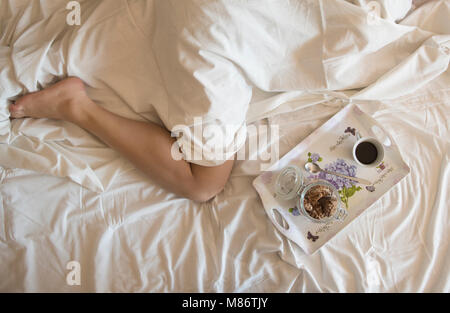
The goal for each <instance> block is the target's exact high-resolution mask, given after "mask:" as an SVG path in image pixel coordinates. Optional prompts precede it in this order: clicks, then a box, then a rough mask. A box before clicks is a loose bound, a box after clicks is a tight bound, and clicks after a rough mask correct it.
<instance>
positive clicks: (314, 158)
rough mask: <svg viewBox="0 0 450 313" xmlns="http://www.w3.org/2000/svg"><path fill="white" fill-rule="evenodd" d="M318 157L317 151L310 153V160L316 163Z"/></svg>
mask: <svg viewBox="0 0 450 313" xmlns="http://www.w3.org/2000/svg"><path fill="white" fill-rule="evenodd" d="M319 159H320V155H319V154H318V153H313V154H311V160H312V161H313V162H314V163H316V162H317V161H319Z"/></svg>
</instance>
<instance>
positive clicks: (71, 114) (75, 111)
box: [62, 96, 97, 125]
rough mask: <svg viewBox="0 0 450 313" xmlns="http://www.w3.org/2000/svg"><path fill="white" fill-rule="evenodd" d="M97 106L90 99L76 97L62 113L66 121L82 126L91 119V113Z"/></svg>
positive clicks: (68, 102)
mask: <svg viewBox="0 0 450 313" xmlns="http://www.w3.org/2000/svg"><path fill="white" fill-rule="evenodd" d="M96 106H97V104H96V103H95V102H93V101H92V100H91V99H89V97H87V96H86V97H76V98H72V99H70V100H68V101H67V104H66V106H65V110H64V112H63V113H62V115H63V117H64V120H66V121H68V122H71V123H74V124H77V125H81V124H83V123H85V121H86V120H87V119H88V117H89V113H90V112H91V111H92V110H93V109H94V108H95V107H96Z"/></svg>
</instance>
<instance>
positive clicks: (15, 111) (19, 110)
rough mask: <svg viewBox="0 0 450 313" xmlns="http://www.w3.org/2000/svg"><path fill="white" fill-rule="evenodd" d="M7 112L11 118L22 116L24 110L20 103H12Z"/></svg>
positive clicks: (23, 115)
mask: <svg viewBox="0 0 450 313" xmlns="http://www.w3.org/2000/svg"><path fill="white" fill-rule="evenodd" d="M9 113H10V114H11V117H12V118H22V117H25V110H24V108H23V106H22V105H20V104H16V103H12V104H11V105H10V106H9Z"/></svg>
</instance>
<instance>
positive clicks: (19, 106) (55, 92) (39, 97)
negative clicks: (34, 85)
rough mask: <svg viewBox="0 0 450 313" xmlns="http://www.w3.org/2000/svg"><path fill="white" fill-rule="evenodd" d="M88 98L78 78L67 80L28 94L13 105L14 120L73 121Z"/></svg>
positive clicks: (10, 109) (11, 110)
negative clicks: (74, 115) (46, 119)
mask: <svg viewBox="0 0 450 313" xmlns="http://www.w3.org/2000/svg"><path fill="white" fill-rule="evenodd" d="M86 99H88V96H87V94H86V91H85V89H84V83H83V81H82V80H81V79H79V78H76V77H69V78H66V79H64V80H62V81H60V82H58V83H56V84H54V85H52V86H50V87H48V88H46V89H44V90H42V91H38V92H34V93H30V94H27V95H25V96H23V97H21V98H20V99H18V100H17V101H16V102H15V103H14V104H11V105H10V107H9V111H10V113H11V117H12V118H23V117H32V118H52V119H58V120H68V121H70V120H71V117H72V116H73V114H74V111H75V110H76V109H77V107H78V106H81V105H83V103H86V101H85V100H86Z"/></svg>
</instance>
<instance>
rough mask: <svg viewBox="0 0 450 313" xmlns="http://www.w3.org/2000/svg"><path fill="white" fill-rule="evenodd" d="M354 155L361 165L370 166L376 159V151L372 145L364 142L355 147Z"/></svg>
mask: <svg viewBox="0 0 450 313" xmlns="http://www.w3.org/2000/svg"><path fill="white" fill-rule="evenodd" d="M355 155H356V158H357V159H358V161H359V162H361V163H362V164H372V163H373V162H375V160H376V159H377V157H378V150H377V147H375V145H374V144H373V143H370V142H367V141H364V142H361V143H360V144H359V145H358V146H357V147H356V150H355Z"/></svg>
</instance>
